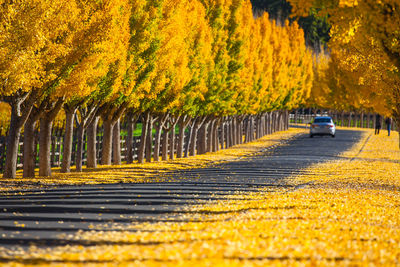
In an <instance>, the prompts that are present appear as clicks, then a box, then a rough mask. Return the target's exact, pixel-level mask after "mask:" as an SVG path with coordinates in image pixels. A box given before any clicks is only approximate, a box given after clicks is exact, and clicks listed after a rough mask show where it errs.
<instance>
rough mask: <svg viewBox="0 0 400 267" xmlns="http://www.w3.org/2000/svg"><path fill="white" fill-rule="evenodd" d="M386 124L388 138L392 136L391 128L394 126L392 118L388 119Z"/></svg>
mask: <svg viewBox="0 0 400 267" xmlns="http://www.w3.org/2000/svg"><path fill="white" fill-rule="evenodd" d="M385 123H386V127H387V131H388V136H390V127H391V126H392V118H390V117H387V118H386V120H385Z"/></svg>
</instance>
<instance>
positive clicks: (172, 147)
mask: <svg viewBox="0 0 400 267" xmlns="http://www.w3.org/2000/svg"><path fill="white" fill-rule="evenodd" d="M169 144H170V145H169V158H170V159H174V157H175V124H173V125H172V128H171V130H170V132H169Z"/></svg>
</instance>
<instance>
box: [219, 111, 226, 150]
mask: <svg viewBox="0 0 400 267" xmlns="http://www.w3.org/2000/svg"><path fill="white" fill-rule="evenodd" d="M220 127H221V139H220V141H221V149H224V148H225V118H223V119H222V123H221V126H220Z"/></svg>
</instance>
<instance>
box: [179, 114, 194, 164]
mask: <svg viewBox="0 0 400 267" xmlns="http://www.w3.org/2000/svg"><path fill="white" fill-rule="evenodd" d="M191 120H192V119H191V118H190V117H188V116H182V117H181V118H180V119H179V122H178V125H179V133H178V147H177V150H176V157H177V158H182V157H183V147H184V142H185V130H186V127H187V126H188V124H189V123H190V121H191Z"/></svg>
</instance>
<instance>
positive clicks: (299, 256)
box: [0, 131, 400, 266]
mask: <svg viewBox="0 0 400 267" xmlns="http://www.w3.org/2000/svg"><path fill="white" fill-rule="evenodd" d="M394 140H398V136H397V133H396V134H395V135H394V136H392V137H390V138H386V137H383V136H371V135H370V131H366V132H365V135H364V137H363V139H362V140H361V141H360V143H359V144H357V145H355V146H354V147H353V148H352V149H351V150H350V151H347V152H346V153H345V154H343V155H342V156H343V157H342V158H341V159H339V160H336V161H332V162H327V163H321V164H316V165H313V166H312V167H310V168H309V169H308V170H307V171H306V172H305V174H302V175H299V176H295V177H292V178H291V179H293V181H295V183H297V184H301V183H305V182H312V183H311V184H310V185H309V186H307V187H303V188H301V189H299V190H295V191H293V190H284V189H281V190H279V191H276V192H267V191H265V192H263V191H260V192H256V193H250V194H246V195H243V197H245V199H237V198H227V199H224V200H219V201H214V202H208V203H207V204H201V205H197V206H191V207H188V208H187V209H189V210H190V211H192V212H193V214H191V215H186V216H182V219H183V220H184V221H185V220H186V222H179V223H177V222H162V223H161V222H160V223H137V224H131V225H123V226H120V229H123V230H125V231H96V230H95V229H92V230H90V231H80V232H79V233H77V234H75V235H71V236H69V238H70V239H73V240H75V241H85V242H87V243H88V244H92V245H87V246H81V245H77V246H63V247H54V248H51V249H49V248H47V249H44V248H37V247H34V248H31V249H30V250H29V251H25V252H21V251H19V250H14V251H11V250H7V249H5V248H0V255H1V257H3V258H6V259H10V262H11V263H13V260H14V262H16V263H18V262H23V263H40V264H44V263H54V262H57V263H62V264H77V263H81V264H86V263H93V264H95V263H99V264H109V265H115V264H120V265H133V266H159V265H163V266H190V265H196V266H243V265H245V266H264V265H277V266H282V265H308V266H315V265H388V266H395V265H399V264H400V262H399V261H400V248H399V244H400V216H399V212H398V208H399V206H400V191H399V188H400V184H399V178H398V173H399V171H400V169H399V168H400V167H399V165H400V164H399V163H398V162H395V160H397V158H398V157H399V154H398V153H399V152H398V151H396V150H395V149H396V147H397V146H398V143H397V142H396V141H394ZM386 153H388V154H389V155H390V156H387V155H386ZM388 157H389V158H388ZM236 197H237V196H236ZM216 211H225V212H224V213H215V212H216ZM196 212H198V213H197V214H196ZM116 228H118V225H117V224H116V225H113V226H112V227H111V229H116Z"/></svg>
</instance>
